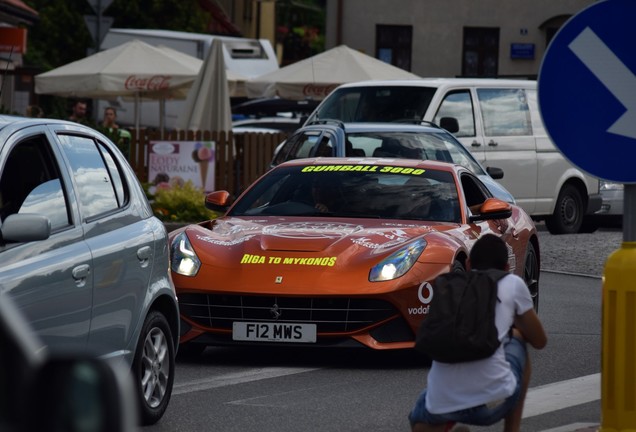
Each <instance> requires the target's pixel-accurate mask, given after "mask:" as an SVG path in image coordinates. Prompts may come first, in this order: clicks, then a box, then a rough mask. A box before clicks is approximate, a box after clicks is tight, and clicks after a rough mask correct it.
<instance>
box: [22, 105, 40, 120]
mask: <svg viewBox="0 0 636 432" xmlns="http://www.w3.org/2000/svg"><path fill="white" fill-rule="evenodd" d="M43 115H44V111H42V108H40V107H39V106H37V105H29V106H28V107H27V109H26V116H27V117H33V118H41V117H42V116H43Z"/></svg>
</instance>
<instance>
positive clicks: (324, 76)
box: [246, 45, 419, 100]
mask: <svg viewBox="0 0 636 432" xmlns="http://www.w3.org/2000/svg"><path fill="white" fill-rule="evenodd" d="M417 78H419V77H418V76H417V75H415V74H412V73H410V72H407V71H405V70H404V69H400V68H398V67H395V66H393V65H390V64H388V63H385V62H383V61H381V60H378V59H376V58H374V57H371V56H369V55H366V54H363V53H361V52H360V51H357V50H354V49H351V48H349V47H348V46H346V45H340V46H337V47H335V48H332V49H330V50H328V51H325V52H323V53H320V54H316V55H315V56H313V57H309V58H307V59H304V60H301V61H299V62H296V63H292V64H290V65H288V66H285V67H282V68H280V69H278V70H276V71H273V72H270V73H267V74H265V75H261V76H258V77H256V78H253V79H251V80H248V81H247V83H246V87H247V95H248V97H250V98H258V97H273V96H279V97H281V98H282V99H295V100H301V99H315V100H322V99H324V98H325V96H327V95H328V94H329V93H330V92H331V91H332V90H333V89H334V88H336V87H337V86H339V85H340V84H344V83H348V82H354V81H365V80H389V79H417Z"/></svg>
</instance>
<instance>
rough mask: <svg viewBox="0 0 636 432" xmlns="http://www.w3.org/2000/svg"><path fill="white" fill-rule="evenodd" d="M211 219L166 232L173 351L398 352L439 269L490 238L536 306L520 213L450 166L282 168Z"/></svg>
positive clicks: (452, 266) (322, 162) (220, 199)
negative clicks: (175, 321)
mask: <svg viewBox="0 0 636 432" xmlns="http://www.w3.org/2000/svg"><path fill="white" fill-rule="evenodd" d="M206 206H207V207H208V208H210V209H213V210H216V211H220V212H223V213H224V215H223V216H222V217H219V218H217V219H214V220H209V221H205V222H201V223H199V224H193V225H189V226H187V227H184V228H181V229H179V230H176V231H173V232H171V233H170V238H171V243H170V247H171V270H172V278H173V281H174V284H175V287H176V289H177V295H178V299H179V307H180V312H181V346H180V350H183V352H198V351H201V350H202V349H203V348H205V346H207V345H226V344H259V345H283V344H292V345H293V344H296V345H300V344H303V345H316V346H336V345H341V346H352V345H353V346H366V347H369V348H374V349H405V348H412V347H413V346H414V340H415V332H416V330H417V328H418V325H419V323H420V321H421V320H422V319H425V317H426V314H427V312H428V308H429V303H430V301H431V299H432V298H433V296H434V295H435V292H434V290H433V289H432V286H431V282H432V281H433V280H434V279H435V277H436V276H437V275H439V274H441V273H444V272H448V271H464V270H465V266H464V264H465V261H466V258H467V256H468V253H469V251H470V248H471V246H472V245H473V243H474V242H475V241H476V240H477V239H478V238H479V237H480V236H482V235H484V234H486V233H493V234H496V235H498V236H501V237H502V238H503V239H504V240H505V242H506V244H507V245H508V249H509V263H510V267H511V271H513V272H514V273H516V274H518V275H519V276H521V277H522V278H523V279H524V280H525V281H526V283H527V285H528V289H529V290H530V292H531V294H532V296H533V298H534V301H535V307H537V306H538V300H539V283H538V281H539V267H540V266H539V264H540V259H539V243H538V239H537V232H536V228H535V225H534V223H533V221H532V219H531V218H530V217H529V216H528V215H527V214H526V213H525V212H524V211H523V210H522V209H521V208H519V207H517V206H516V205H514V204H511V203H508V202H504V201H501V200H499V199H496V198H493V196H492V194H491V193H490V192H489V190H488V188H487V187H486V186H484V184H483V183H482V182H481V181H480V180H479V179H478V178H477V177H476V176H475V175H474V174H472V173H471V172H470V171H468V170H467V169H465V168H463V167H462V166H459V165H452V164H447V163H443V162H436V161H418V160H408V159H376V158H351V159H349V158H316V159H299V160H294V161H290V162H285V163H283V164H281V165H279V166H277V167H276V168H274V169H272V170H271V171H269V172H268V173H267V174H265V175H264V176H262V177H261V178H260V179H259V180H257V181H256V182H255V183H254V184H252V185H251V186H250V187H249V189H247V190H246V191H245V192H244V193H243V194H242V195H241V196H240V197H239V198H238V199H237V200H236V201H232V199H231V198H230V195H229V194H228V193H227V192H225V191H217V192H212V193H210V194H208V195H207V197H206Z"/></svg>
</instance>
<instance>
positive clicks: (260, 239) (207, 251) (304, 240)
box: [186, 218, 451, 262]
mask: <svg viewBox="0 0 636 432" xmlns="http://www.w3.org/2000/svg"><path fill="white" fill-rule="evenodd" d="M392 222H393V223H390V224H389V223H385V222H382V221H379V220H375V219H369V220H367V219H356V220H355V221H352V220H351V219H349V220H347V221H336V220H330V219H326V218H325V219H316V220H312V221H307V220H303V221H298V220H292V218H268V219H267V220H258V219H251V220H247V219H241V218H227V219H221V220H217V221H214V222H213V223H211V224H210V225H209V226H208V227H207V228H206V227H204V226H198V225H193V226H192V227H190V228H188V229H187V230H186V232H187V235H188V238H189V239H190V241H191V242H192V244H193V246H194V248H195V250H196V251H197V254H199V255H200V257H201V255H202V254H203V255H209V256H208V258H209V259H210V260H212V261H217V260H219V259H221V260H222V259H224V258H227V259H231V260H233V261H235V262H236V260H237V259H238V260H239V261H240V260H243V259H248V260H249V259H254V260H258V259H260V257H264V259H268V258H267V257H271V256H276V257H294V256H296V255H294V254H298V257H299V258H303V257H320V256H327V257H338V261H342V260H347V259H354V258H355V257H357V258H358V259H360V258H362V257H363V256H367V257H368V256H377V255H384V254H388V253H391V252H393V251H395V250H397V249H400V248H401V247H402V246H404V245H406V244H407V243H409V242H410V241H412V240H414V239H416V238H418V237H421V236H423V235H425V234H427V233H429V232H432V231H440V230H447V229H449V228H451V227H449V226H448V225H444V224H440V225H421V224H408V223H404V224H400V223H395V221H392ZM222 257H223V258H222ZM202 258H203V257H202ZM205 261H208V260H207V259H206V260H205ZM208 262H209V261H208Z"/></svg>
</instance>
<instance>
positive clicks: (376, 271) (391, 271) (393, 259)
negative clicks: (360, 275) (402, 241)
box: [369, 239, 426, 282]
mask: <svg viewBox="0 0 636 432" xmlns="http://www.w3.org/2000/svg"><path fill="white" fill-rule="evenodd" d="M424 248H426V240H424V239H418V240H416V241H414V242H412V243H410V244H408V245H407V246H405V247H403V248H402V249H400V250H399V251H397V252H395V253H393V254H391V255H390V256H388V257H386V258H385V259H383V260H382V261H381V262H379V263H378V264H376V265H375V266H373V268H372V269H371V272H370V273H369V281H371V282H380V281H388V280H392V279H397V278H399V277H400V276H402V275H403V274H404V273H406V272H407V271H409V269H410V268H411V267H413V264H415V261H417V259H418V258H419V256H420V255H421V254H422V251H424Z"/></svg>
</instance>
